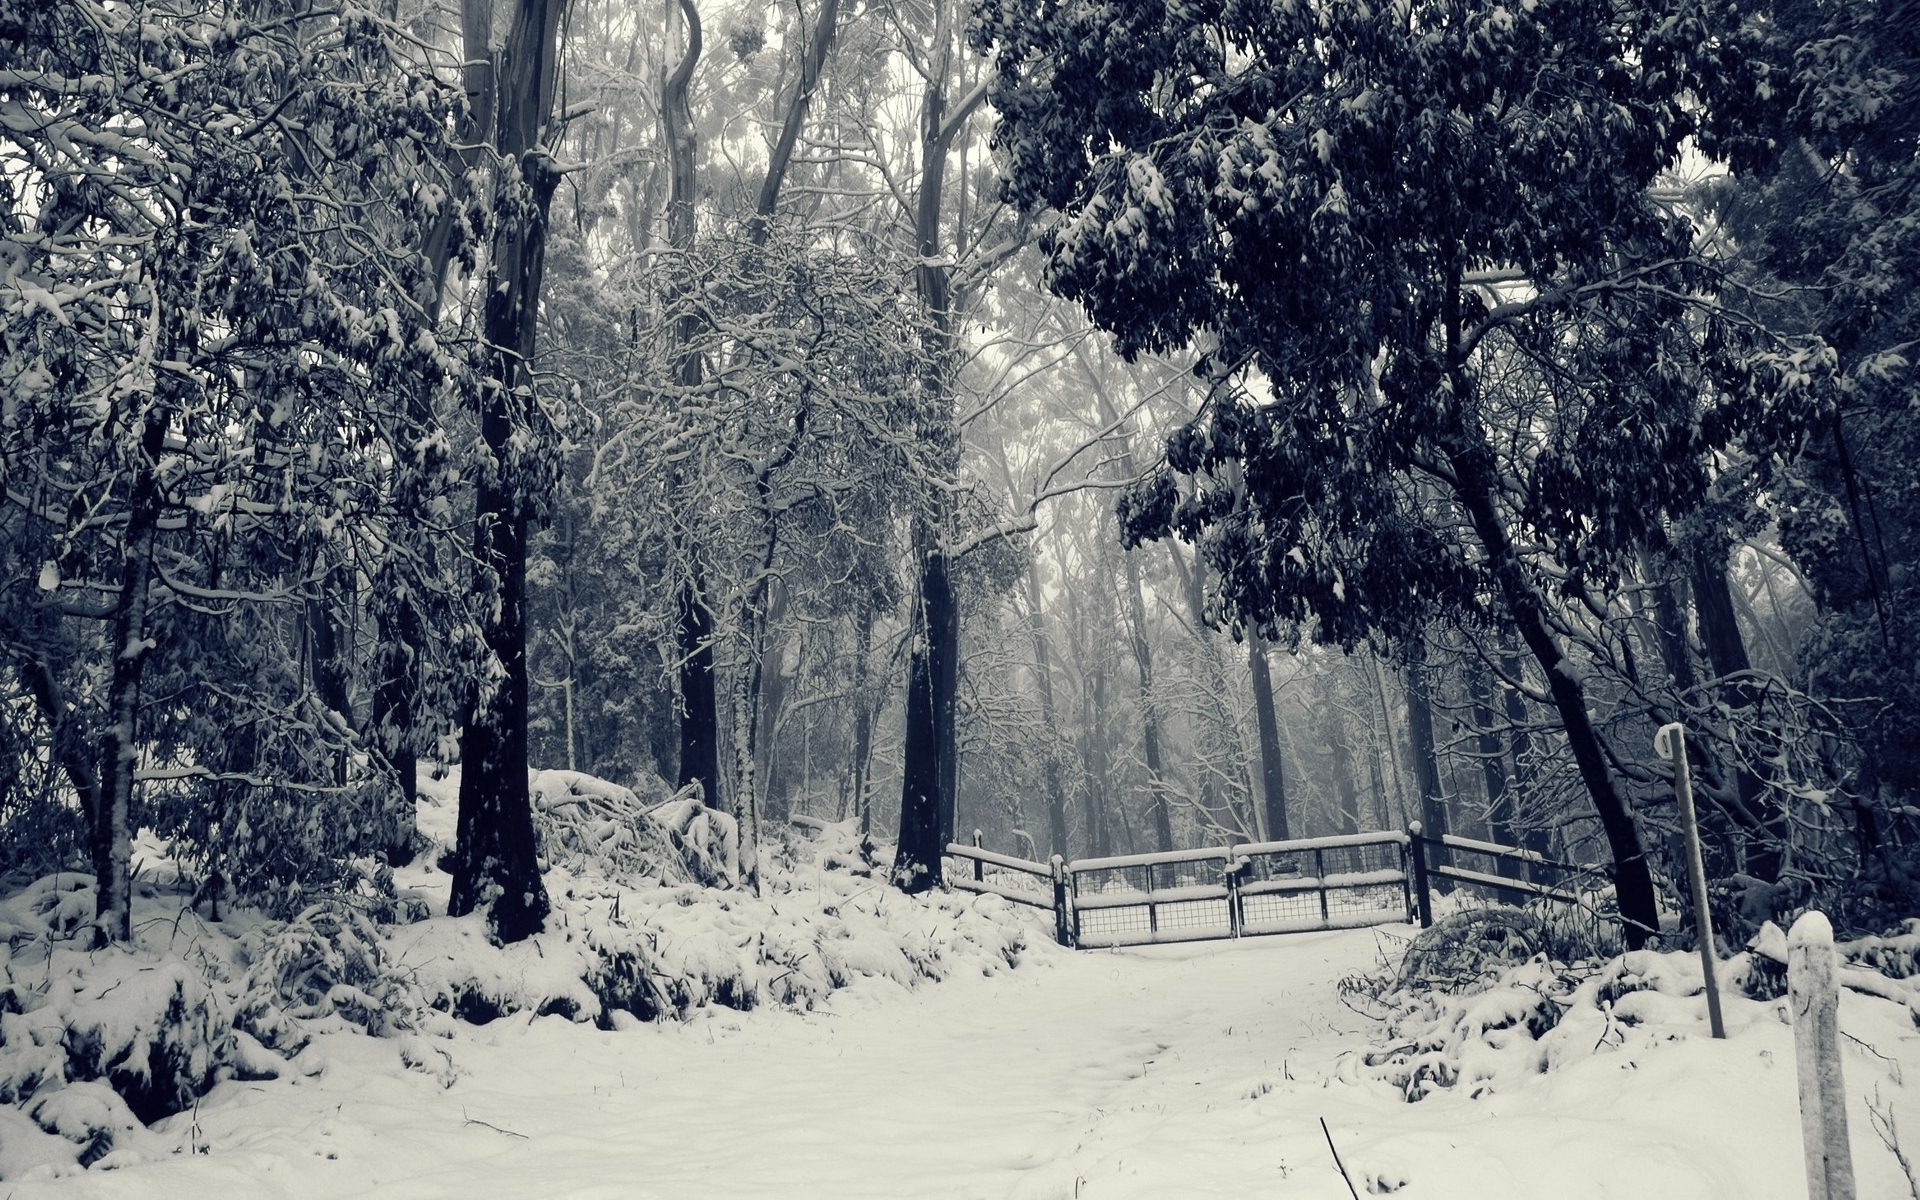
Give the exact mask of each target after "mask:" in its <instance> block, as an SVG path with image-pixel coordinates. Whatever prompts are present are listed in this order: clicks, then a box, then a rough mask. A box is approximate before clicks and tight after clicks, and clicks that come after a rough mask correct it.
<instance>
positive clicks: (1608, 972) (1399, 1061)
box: [1342, 913, 1920, 1101]
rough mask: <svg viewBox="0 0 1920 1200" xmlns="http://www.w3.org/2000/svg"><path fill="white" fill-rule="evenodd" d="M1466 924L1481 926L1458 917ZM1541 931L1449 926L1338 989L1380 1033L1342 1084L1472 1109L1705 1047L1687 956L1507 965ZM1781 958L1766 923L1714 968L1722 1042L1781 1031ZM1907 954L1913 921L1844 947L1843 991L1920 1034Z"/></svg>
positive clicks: (1694, 962)
mask: <svg viewBox="0 0 1920 1200" xmlns="http://www.w3.org/2000/svg"><path fill="white" fill-rule="evenodd" d="M1467 916H1479V919H1478V920H1477V921H1475V922H1472V923H1468V922H1465V921H1462V920H1461V919H1460V918H1463V917H1467ZM1540 932H1541V931H1540V930H1539V929H1538V927H1537V926H1536V925H1530V924H1529V923H1528V922H1526V921H1525V920H1517V919H1512V918H1499V919H1492V920H1490V919H1488V918H1487V917H1486V916H1485V915H1482V914H1466V913H1462V914H1456V915H1455V917H1454V918H1451V919H1450V920H1449V921H1447V922H1442V923H1440V924H1436V925H1435V926H1434V927H1433V928H1432V929H1430V930H1427V931H1426V932H1425V933H1423V934H1422V936H1421V937H1420V938H1419V939H1416V941H1415V943H1414V945H1413V947H1412V948H1410V950H1409V952H1408V955H1407V958H1406V965H1405V966H1404V967H1403V968H1402V970H1401V971H1400V972H1399V973H1397V974H1392V973H1383V974H1380V975H1375V976H1354V977H1350V978H1349V979H1347V980H1345V981H1344V982H1343V985H1342V990H1343V993H1344V994H1345V995H1346V996H1347V997H1348V1000H1349V1003H1351V1004H1352V1005H1353V1006H1354V1007H1355V1008H1357V1009H1359V1010H1361V1011H1364V1012H1368V1013H1369V1014H1370V1015H1374V1016H1378V1017H1380V1018H1382V1020H1383V1023H1384V1037H1383V1038H1382V1039H1381V1044H1379V1045H1377V1046H1376V1047H1375V1048H1374V1049H1372V1050H1369V1051H1366V1052H1363V1053H1359V1054H1356V1055H1354V1056H1352V1057H1351V1058H1350V1059H1349V1061H1348V1062H1347V1064H1346V1072H1347V1075H1348V1077H1349V1078H1350V1079H1356V1080H1358V1079H1375V1080H1381V1081H1384V1082H1386V1083H1388V1084H1390V1085H1391V1086H1392V1087H1393V1088H1394V1089H1396V1090H1397V1091H1399V1092H1401V1093H1402V1094H1403V1095H1404V1096H1405V1097H1406V1098H1407V1099H1408V1100H1409V1101H1417V1100H1421V1099H1424V1098H1425V1097H1427V1096H1429V1095H1432V1094H1433V1093H1434V1092H1436V1091H1440V1090H1444V1089H1449V1088H1456V1087H1458V1088H1462V1089H1464V1090H1465V1091H1466V1092H1467V1093H1468V1094H1469V1095H1471V1096H1473V1097H1476V1098H1477V1097H1480V1096H1484V1095H1487V1094H1489V1093H1491V1092H1493V1091H1495V1090H1498V1089H1501V1088H1504V1087H1508V1086H1510V1085H1511V1084H1512V1083H1513V1082H1514V1081H1515V1080H1517V1079H1519V1078H1521V1077H1524V1076H1528V1075H1535V1074H1540V1073H1543V1072H1546V1071H1551V1070H1553V1069H1555V1068H1557V1067H1560V1066H1563V1065H1565V1064H1567V1063H1568V1062H1570V1061H1572V1060H1574V1059H1580V1058H1586V1057H1589V1056H1591V1055H1593V1054H1597V1053H1601V1052H1603V1051H1608V1050H1616V1049H1620V1048H1623V1047H1626V1046H1628V1045H1630V1044H1631V1045H1634V1046H1645V1045H1651V1044H1654V1043H1658V1042H1665V1041H1673V1040H1675V1039H1680V1038H1687V1037H1700V1036H1705V1035H1706V1032H1707V1009H1706V1000H1705V980H1704V976H1703V975H1702V973H1701V966H1700V960H1699V957H1698V955H1697V954H1695V953H1694V952H1692V951H1673V952H1665V953H1663V952H1658V951H1653V950H1638V951H1632V952H1629V953H1627V954H1623V955H1619V956H1617V957H1613V958H1609V959H1604V960H1601V959H1586V960H1583V961H1580V962H1576V963H1573V964H1571V965H1570V964H1568V963H1566V962H1563V961H1559V960H1557V959H1554V958H1552V957H1549V955H1547V954H1545V953H1538V954H1534V955H1533V956H1532V957H1530V958H1526V959H1525V960H1524V961H1519V962H1514V961H1511V959H1510V958H1509V957H1508V955H1507V953H1506V951H1508V950H1509V949H1510V948H1512V947H1516V946H1522V945H1524V944H1525V938H1526V936H1527V935H1528V934H1529V933H1533V934H1538V933H1540ZM1436 934H1437V935H1441V936H1439V937H1437V938H1436V937H1434V936H1432V935H1436ZM1786 950H1787V941H1786V935H1785V934H1783V933H1782V932H1781V931H1780V929H1779V927H1778V926H1775V925H1773V924H1771V923H1769V924H1767V925H1766V926H1764V927H1763V928H1762V930H1761V932H1760V933H1759V934H1758V935H1757V936H1756V937H1755V938H1754V940H1753V943H1752V944H1751V945H1750V946H1749V948H1748V949H1746V950H1745V951H1743V952H1741V953H1740V954H1737V955H1735V956H1733V957H1732V958H1731V959H1728V960H1726V961H1725V962H1723V963H1721V964H1720V966H1719V968H1718V971H1717V975H1716V977H1717V979H1718V982H1719V987H1720V993H1721V1003H1722V1006H1723V1008H1724V1010H1725V1015H1726V1024H1727V1027H1728V1029H1729V1031H1737V1030H1739V1029H1740V1028H1742V1027H1744V1026H1747V1025H1751V1024H1753V1023H1755V1022H1767V1021H1778V1020H1784V1019H1785V1017H1784V1009H1783V1007H1782V1006H1781V1004H1780V1003H1779V1002H1778V1001H1779V997H1780V996H1781V995H1782V994H1783V993H1784V991H1785V963H1786ZM1916 950H1920V921H1909V922H1908V923H1907V925H1906V927H1905V929H1904V931H1903V932H1901V933H1899V934H1896V935H1892V936H1888V937H1868V938H1861V939H1858V940H1856V941H1852V942H1847V943H1843V944H1841V945H1840V946H1839V951H1840V954H1841V958H1842V962H1843V964H1844V965H1843V967H1842V971H1841V982H1842V984H1843V986H1846V987H1849V988H1851V989H1853V990H1855V991H1858V992H1861V993H1865V994H1868V995H1874V996H1879V997H1882V998H1884V999H1887V1000H1891V1001H1894V1002H1895V1003H1898V1004H1902V1005H1905V1006H1907V1007H1908V1009H1909V1011H1910V1012H1911V1013H1912V1014H1913V1024H1914V1025H1915V1026H1916V1027H1920V1008H1916V1007H1915V1006H1916V1003H1917V1001H1920V972H1916V970H1915V958H1914V956H1915V952H1916ZM1422 964H1425V965H1424V966H1423V965H1422ZM1434 964H1444V966H1443V967H1442V968H1440V969H1435V968H1434Z"/></svg>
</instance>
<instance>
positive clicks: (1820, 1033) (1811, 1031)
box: [1787, 912, 1854, 1200]
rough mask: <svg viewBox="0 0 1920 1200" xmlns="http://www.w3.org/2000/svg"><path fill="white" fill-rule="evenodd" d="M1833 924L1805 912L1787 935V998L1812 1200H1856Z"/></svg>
mask: <svg viewBox="0 0 1920 1200" xmlns="http://www.w3.org/2000/svg"><path fill="white" fill-rule="evenodd" d="M1835 961H1836V956H1835V954H1834V950H1833V926H1832V925H1831V924H1829V923H1828V921H1827V918H1826V915H1825V914H1824V913H1819V912H1809V913H1805V914H1803V915H1802V916H1801V917H1800V919H1799V920H1797V921H1795V922H1794V923H1793V929H1792V931H1791V932H1789V933H1788V934H1787V997H1788V1003H1789V1006H1790V1008H1791V1010H1792V1013H1793V1056H1794V1061H1795V1064H1796V1065H1797V1066H1798V1068H1799V1076H1800V1135H1801V1138H1802V1139H1803V1141H1804V1142H1805V1144H1806V1151H1807V1197H1808V1200H1854V1191H1853V1151H1852V1149H1851V1147H1850V1146H1849V1145H1848V1142H1847V1097H1846V1091H1845V1088H1844V1086H1843V1085H1842V1083H1841V1078H1840V1030H1839V1021H1838V1012H1837V1010H1838V1008H1839V1005H1840V988H1839V983H1838V981H1837V980H1836V979H1835Z"/></svg>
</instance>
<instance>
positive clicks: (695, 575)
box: [660, 0, 723, 807]
mask: <svg viewBox="0 0 1920 1200" xmlns="http://www.w3.org/2000/svg"><path fill="white" fill-rule="evenodd" d="M679 3H680V11H681V12H682V13H683V14H684V15H685V17H686V20H687V51H686V54H685V55H683V56H682V57H681V59H680V62H679V65H677V66H676V67H675V68H674V69H673V72H672V74H670V75H669V76H667V78H666V80H665V81H664V82H663V84H662V86H661V91H660V116H661V121H662V123H663V124H664V126H665V135H666V143H667V177H668V185H667V245H668V246H669V247H670V248H671V249H672V250H673V251H674V254H675V255H676V256H677V257H676V260H675V262H674V263H673V270H674V271H675V273H676V280H675V284H674V286H675V287H676V288H677V290H678V292H679V293H680V295H679V296H678V297H677V299H678V300H679V302H680V303H681V306H682V309H683V311H682V312H681V313H680V314H679V316H678V317H676V318H675V321H674V339H675V341H676V342H677V343H678V350H679V359H678V361H677V362H676V363H675V366H674V382H675V383H677V384H678V385H679V386H680V387H681V389H683V391H685V392H686V393H688V394H689V395H690V394H691V393H692V392H693V391H694V389H696V388H698V387H699V386H700V385H701V383H702V381H703V379H704V376H705V367H704V365H703V364H702V362H701V359H700V351H699V348H698V346H697V345H696V344H695V343H696V339H697V338H698V337H699V333H700V318H699V316H698V314H696V313H695V312H693V311H692V309H691V307H690V306H688V305H686V303H685V299H686V296H685V294H686V293H687V292H688V291H689V290H690V289H691V287H692V271H693V263H692V256H693V243H694V232H695V227H694V212H693V202H694V187H695V184H696V183H697V180H696V179H695V178H694V154H695V150H696V149H697V142H696V137H695V130H694V125H693V109H692V107H691V105H690V104H689V102H688V99H687V89H688V87H689V86H690V84H691V83H692V81H693V71H694V68H695V66H697V65H698V64H699V62H700V52H701V46H702V42H701V32H700V14H699V12H698V11H697V10H696V9H695V8H694V7H693V4H692V3H691V0H679ZM675 482H676V483H677V482H678V481H677V479H676V480H675ZM678 541H679V542H680V544H679V546H678V549H679V551H680V555H679V557H680V559H681V562H682V564H683V569H684V570H685V572H686V575H685V577H684V578H683V580H682V582H681V585H680V591H679V594H678V600H677V601H676V611H677V615H678V617H679V650H680V786H681V787H685V786H687V785H688V784H690V783H698V784H699V785H700V790H701V794H702V799H703V800H705V802H706V803H707V804H710V805H714V806H716V807H717V806H719V805H720V804H721V803H722V801H723V798H722V796H721V792H720V696H719V688H718V687H717V686H716V684H715V679H714V663H713V613H712V610H711V608H710V606H709V602H708V598H707V595H706V581H705V577H704V573H703V572H702V571H701V569H700V563H699V556H698V548H697V547H694V546H692V545H689V544H687V543H686V539H685V536H684V535H678Z"/></svg>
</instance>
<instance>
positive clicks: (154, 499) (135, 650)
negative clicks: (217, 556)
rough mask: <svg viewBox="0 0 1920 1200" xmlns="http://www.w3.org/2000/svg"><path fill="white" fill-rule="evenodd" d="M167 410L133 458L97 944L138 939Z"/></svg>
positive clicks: (108, 744) (107, 748) (106, 760)
mask: <svg viewBox="0 0 1920 1200" xmlns="http://www.w3.org/2000/svg"><path fill="white" fill-rule="evenodd" d="M166 432H167V420H166V417H165V415H164V413H163V412H162V411H161V410H160V409H158V408H157V407H156V408H153V409H150V410H149V411H148V412H147V414H146V416H145V418H144V421H143V424H142V426H141V430H140V441H139V444H138V445H137V446H136V447H135V448H134V453H133V456H132V459H131V462H130V467H131V472H130V474H131V476H132V478H131V480H130V486H129V488H128V496H127V531H126V540H125V541H124V542H123V543H122V550H121V554H122V556H123V557H122V561H121V567H120V596H119V599H118V602H117V604H116V606H115V608H114V614H113V634H112V637H113V640H112V642H111V643H109V645H110V646H111V647H112V649H113V651H114V655H113V668H112V672H111V674H110V675H109V677H108V682H107V696H106V708H107V724H106V730H105V732H104V733H103V734H102V735H101V738H100V791H99V797H100V802H99V804H98V805H97V806H96V807H95V809H94V812H93V821H92V823H91V828H90V829H89V830H88V833H89V848H90V849H91V851H92V857H93V875H94V888H95V891H94V897H95V899H94V917H93V937H92V943H93V948H94V949H96V950H99V949H105V948H106V946H107V945H109V944H110V943H113V942H120V943H122V944H125V943H129V942H131V941H133V879H132V875H131V868H132V864H133V835H132V829H131V828H130V814H131V812H132V808H133V776H134V762H135V759H136V757H137V756H138V753H139V747H140V679H141V676H142V675H143V674H144V672H145V670H146V664H147V658H148V656H149V655H150V654H151V653H152V652H153V645H154V638H153V633H152V630H151V629H150V620H151V610H150V604H151V600H152V593H153V550H154V541H155V537H156V534H157V533H158V530H159V526H160V505H161V499H162V497H161V494H160V480H159V476H158V470H159V466H158V464H159V461H160V453H161V451H162V449H163V448H164V446H165V443H166Z"/></svg>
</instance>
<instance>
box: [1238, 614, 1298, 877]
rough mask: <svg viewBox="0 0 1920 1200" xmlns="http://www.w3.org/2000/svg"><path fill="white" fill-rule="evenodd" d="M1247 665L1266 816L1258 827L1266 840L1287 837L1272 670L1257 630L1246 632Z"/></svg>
mask: <svg viewBox="0 0 1920 1200" xmlns="http://www.w3.org/2000/svg"><path fill="white" fill-rule="evenodd" d="M1247 666H1248V668H1249V669H1250V670H1251V671H1252V673H1253V712H1254V720H1255V723H1256V724H1257V725H1258V726H1259V729H1260V798H1261V804H1262V809H1261V811H1262V812H1263V813H1264V814H1265V816H1266V828H1265V829H1264V830H1262V832H1263V833H1264V834H1265V836H1266V837H1267V839H1268V840H1270V841H1275V842H1284V841H1286V840H1287V836H1288V833H1287V784H1286V777H1285V768H1284V766H1283V765H1282V763H1281V759H1280V723H1279V721H1278V720H1277V719H1275V716H1274V711H1273V672H1272V670H1271V669H1270V668H1269V667H1268V666H1267V644H1266V641H1265V639H1263V638H1262V637H1261V636H1260V635H1259V634H1258V633H1255V632H1253V631H1252V630H1249V631H1248V632H1247Z"/></svg>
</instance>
